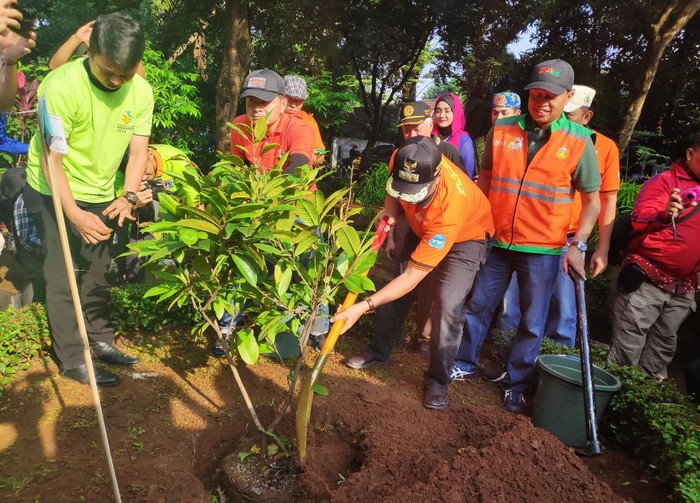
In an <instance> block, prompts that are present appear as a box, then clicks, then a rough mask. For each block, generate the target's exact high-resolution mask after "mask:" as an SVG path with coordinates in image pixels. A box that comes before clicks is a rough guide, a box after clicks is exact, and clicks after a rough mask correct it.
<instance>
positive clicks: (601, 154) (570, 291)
mask: <svg viewBox="0 0 700 503" xmlns="http://www.w3.org/2000/svg"><path fill="white" fill-rule="evenodd" d="M595 93H596V92H595V89H592V88H590V87H588V86H579V85H575V86H574V96H573V97H572V98H571V100H569V103H568V104H567V105H566V106H565V107H564V114H565V115H566V118H567V119H569V120H570V121H571V122H575V123H576V124H580V125H581V126H587V125H588V123H589V122H590V120H591V118H592V117H593V110H591V105H592V103H593V98H594V97H595ZM591 140H593V144H594V145H595V150H596V155H597V157H598V169H599V171H600V179H601V184H600V192H599V194H600V213H599V214H598V246H596V250H595V253H593V256H592V257H591V276H597V275H598V274H600V273H601V272H603V271H604V270H605V268H606V267H607V265H608V249H609V248H610V236H611V235H612V228H613V224H614V223H615V209H616V205H617V191H618V190H619V188H620V151H619V150H618V148H617V145H616V144H615V142H614V141H613V140H611V139H610V138H608V137H607V136H605V135H603V134H601V133H599V132H597V131H593V134H592V135H591ZM580 215H581V197H580V195H579V194H575V196H574V203H573V206H572V208H571V222H570V223H569V229H568V231H567V244H566V245H565V246H564V248H563V252H562V256H563V255H564V254H565V253H566V252H567V251H568V249H569V244H570V243H571V241H572V240H573V237H574V234H575V233H576V229H577V228H578V225H579V217H580ZM544 335H545V337H548V338H550V339H552V340H553V341H555V342H557V343H559V344H563V345H564V346H568V347H571V348H573V347H574V346H575V345H576V292H575V290H574V283H573V281H571V279H570V278H569V277H568V275H567V274H565V273H564V271H563V270H561V268H560V269H559V275H558V276H557V280H556V283H555V285H554V294H553V295H552V300H551V301H550V303H549V314H548V315H547V323H546V325H545V329H544Z"/></svg>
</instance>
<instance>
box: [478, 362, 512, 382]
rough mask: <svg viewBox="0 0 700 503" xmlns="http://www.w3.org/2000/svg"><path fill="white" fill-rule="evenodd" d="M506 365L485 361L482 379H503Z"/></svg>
mask: <svg viewBox="0 0 700 503" xmlns="http://www.w3.org/2000/svg"><path fill="white" fill-rule="evenodd" d="M507 374H508V367H506V366H505V365H504V364H502V363H487V364H486V365H484V374H483V375H484V379H486V380H487V381H491V382H499V381H502V380H503V379H505V377H506V375H507Z"/></svg>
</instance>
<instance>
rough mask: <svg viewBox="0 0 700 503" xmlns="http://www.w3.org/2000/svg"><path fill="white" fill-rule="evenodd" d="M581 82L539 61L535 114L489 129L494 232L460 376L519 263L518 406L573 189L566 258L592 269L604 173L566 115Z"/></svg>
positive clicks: (514, 403)
mask: <svg viewBox="0 0 700 503" xmlns="http://www.w3.org/2000/svg"><path fill="white" fill-rule="evenodd" d="M573 86H574V71H573V69H572V68H571V66H570V65H569V64H568V63H567V62H566V61H562V60H561V59H555V60H550V61H545V62H544V63H540V64H539V65H537V66H535V68H534V70H533V72H532V75H531V77H530V83H529V84H528V85H527V86H526V87H525V89H528V90H529V91H530V97H529V100H528V111H529V114H527V115H517V116H514V117H506V118H504V119H499V120H498V121H496V124H495V125H494V127H493V128H492V129H491V131H489V134H488V136H487V138H486V149H485V151H484V162H483V165H482V171H481V173H480V175H479V182H478V184H479V187H480V188H481V189H482V190H483V191H484V193H485V194H486V195H487V196H488V198H489V202H490V203H491V207H492V208H493V219H494V224H495V227H496V238H495V240H494V242H493V248H492V250H491V252H490V254H489V258H488V260H487V261H486V264H485V265H484V267H482V268H481V270H480V271H479V274H478V276H477V278H476V280H475V282H474V292H473V295H472V297H471V299H470V301H469V303H468V304H467V314H466V323H465V331H464V338H463V339H462V345H461V347H460V349H459V353H458V355H457V359H456V361H455V366H454V367H453V371H452V377H453V378H454V379H462V380H463V379H468V378H471V377H474V376H475V375H476V369H477V366H478V363H479V351H480V350H481V346H482V344H483V342H484V337H485V336H486V332H487V330H488V327H489V324H490V322H491V319H492V318H493V313H494V311H495V310H496V308H497V307H498V304H499V302H500V301H501V299H502V298H503V295H504V294H505V292H506V289H507V288H508V284H509V283H510V279H511V275H512V274H513V272H515V274H516V277H517V281H518V287H519V292H520V293H519V301H520V310H521V319H520V324H519V325H518V328H517V331H516V334H515V338H514V339H513V343H512V346H511V351H510V354H509V356H508V368H507V376H506V377H505V379H504V381H503V383H504V386H505V389H506V391H505V398H504V403H503V405H504V407H505V408H506V409H507V410H509V411H511V412H524V411H525V410H526V395H527V394H529V393H530V392H531V391H532V389H533V385H534V378H535V360H536V359H537V356H538V355H539V351H540V343H541V342H542V334H543V332H544V324H545V320H546V319H547V311H548V309H549V300H550V298H551V296H552V291H553V289H554V282H555V279H556V276H557V271H558V268H559V260H560V257H561V253H562V247H563V246H564V245H565V244H566V231H567V229H568V226H569V220H570V218H571V204H572V202H573V193H574V191H575V190H576V191H578V192H579V193H580V194H581V203H582V211H581V218H580V222H579V226H578V229H577V231H576V236H575V237H574V241H573V242H572V244H571V248H570V249H569V251H568V252H567V253H566V255H565V256H564V259H563V262H562V267H563V269H564V271H565V272H569V271H570V270H571V271H575V272H576V273H577V274H578V275H580V276H581V277H585V274H586V273H585V270H584V260H583V253H584V252H585V251H586V248H587V246H586V240H587V239H588V236H589V234H590V232H591V229H592V228H593V225H594V224H595V221H596V218H597V216H598V211H599V208H600V200H599V198H598V189H599V188H600V173H599V172H598V161H597V160H596V151H595V147H594V146H593V142H592V141H591V139H590V135H591V132H590V130H588V129H586V128H584V127H583V126H580V125H578V124H575V123H573V122H571V121H569V120H568V119H567V118H566V116H565V115H564V114H563V112H564V106H565V105H566V104H567V102H568V101H569V100H570V99H571V97H572V96H573V91H572V89H573Z"/></svg>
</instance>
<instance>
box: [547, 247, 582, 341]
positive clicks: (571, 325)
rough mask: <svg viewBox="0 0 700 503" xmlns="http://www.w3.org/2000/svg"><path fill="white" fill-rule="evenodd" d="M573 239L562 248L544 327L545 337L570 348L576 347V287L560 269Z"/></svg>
mask: <svg viewBox="0 0 700 503" xmlns="http://www.w3.org/2000/svg"><path fill="white" fill-rule="evenodd" d="M573 239H574V237H573V236H571V237H570V238H569V240H568V242H567V243H566V246H564V248H562V251H561V259H560V260H559V272H558V273H557V279H556V282H555V283H554V292H553V293H552V300H551V301H550V302H549V314H548V315H547V323H546V324H545V326H544V336H545V337H549V338H550V339H552V340H553V341H554V342H557V343H559V344H563V345H564V346H567V347H570V348H573V347H574V346H575V345H576V287H575V285H574V282H573V280H572V279H571V277H570V276H569V275H568V274H567V273H565V272H564V270H563V269H562V262H563V261H564V255H566V252H567V251H569V245H570V244H571V241H573Z"/></svg>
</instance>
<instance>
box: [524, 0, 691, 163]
mask: <svg viewBox="0 0 700 503" xmlns="http://www.w3.org/2000/svg"><path fill="white" fill-rule="evenodd" d="M698 9H700V2H697V1H693V0H678V1H673V2H666V1H661V0H648V1H642V0H639V1H637V0H630V1H626V2H607V1H605V0H573V1H571V2H559V1H550V0H545V1H543V2H541V3H540V6H539V8H538V9H537V19H536V22H535V25H534V27H535V30H534V31H535V33H536V35H535V37H534V40H533V41H534V42H535V44H536V48H535V49H534V50H533V51H531V52H530V53H529V54H528V55H527V57H525V58H523V59H522V63H524V64H523V65H522V66H521V70H522V71H523V72H524V71H527V70H526V68H525V67H531V65H532V63H534V62H536V61H540V60H542V59H546V58H549V57H562V58H564V59H567V60H568V61H569V62H571V64H572V66H573V67H574V70H575V71H576V80H577V81H578V82H580V83H586V84H588V85H591V86H592V87H594V88H596V89H597V90H598V95H597V96H596V102H597V105H596V114H597V115H598V117H594V120H595V121H596V126H597V127H599V128H601V129H602V130H603V131H604V132H606V133H609V134H611V135H612V136H614V137H619V142H618V144H619V146H620V148H621V150H624V149H625V148H627V146H628V144H629V142H630V139H631V136H632V132H633V130H634V127H635V126H636V124H637V122H638V121H639V120H640V118H641V117H642V112H643V105H644V103H645V101H646V99H647V97H648V95H649V92H650V91H651V90H652V84H653V83H654V80H655V78H656V77H657V74H658V68H659V65H662V64H663V61H664V57H665V56H668V59H669V60H672V59H675V58H674V55H675V56H676V57H677V55H678V51H679V50H681V47H685V48H686V49H685V51H686V52H684V54H687V53H691V55H692V48H693V47H694V48H695V54H697V47H698V45H697V44H698V42H697V37H695V38H693V37H691V36H687V34H686V33H685V32H684V30H683V28H684V27H685V26H687V25H688V23H690V21H691V20H692V19H693V17H694V16H695V17H697V12H698ZM694 30H696V29H691V30H690V31H689V33H688V35H692V33H696V34H697V31H694ZM676 37H678V38H679V39H681V40H680V43H679V44H675V45H673V44H671V42H672V41H673V40H674V39H675V38H676ZM682 40H687V42H686V45H683V43H682ZM669 47H672V48H674V49H673V50H674V52H675V54H669V55H667V54H666V49H667V48H669ZM679 71H681V72H682V73H683V75H684V77H681V79H680V80H685V79H686V78H687V79H688V80H691V79H692V75H693V74H696V73H697V72H698V71H700V67H699V66H698V64H697V58H693V57H690V58H688V60H687V61H684V62H683V65H682V66H681V67H675V69H674V70H673V71H672V73H677V72H679ZM663 93H666V95H665V97H662V100H663V101H664V103H666V104H668V103H670V101H671V98H672V97H671V96H669V94H668V90H664V91H663ZM662 108H663V106H662ZM643 122H646V121H645V120H644V119H643ZM601 125H602V127H600V126H601Z"/></svg>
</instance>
